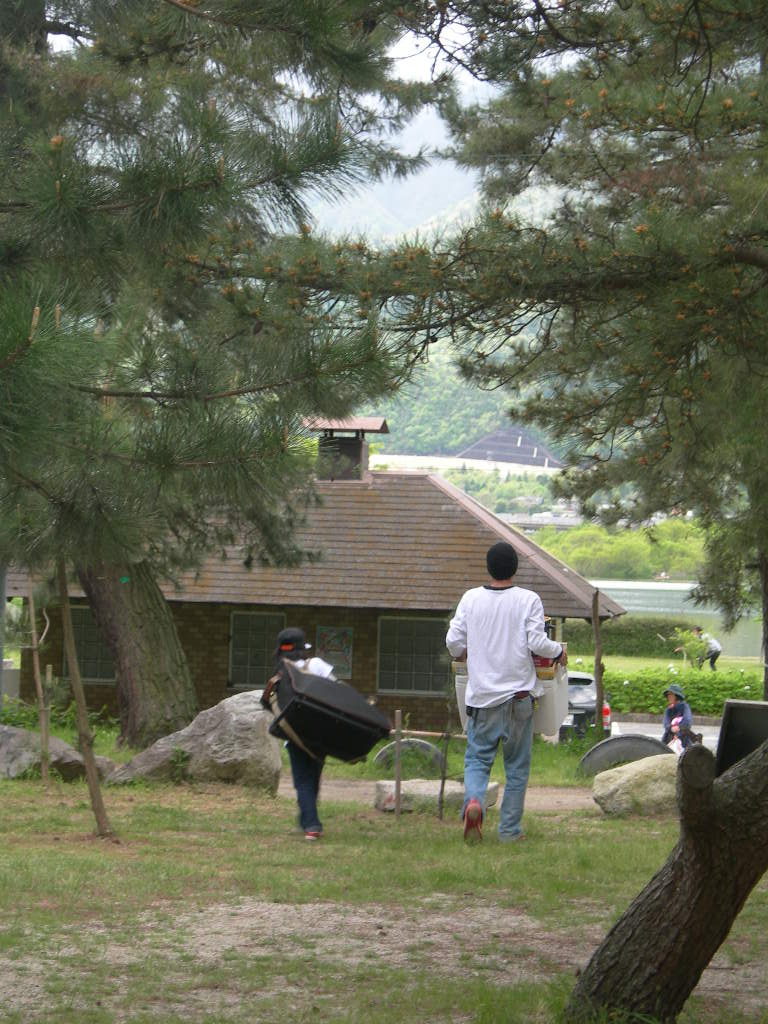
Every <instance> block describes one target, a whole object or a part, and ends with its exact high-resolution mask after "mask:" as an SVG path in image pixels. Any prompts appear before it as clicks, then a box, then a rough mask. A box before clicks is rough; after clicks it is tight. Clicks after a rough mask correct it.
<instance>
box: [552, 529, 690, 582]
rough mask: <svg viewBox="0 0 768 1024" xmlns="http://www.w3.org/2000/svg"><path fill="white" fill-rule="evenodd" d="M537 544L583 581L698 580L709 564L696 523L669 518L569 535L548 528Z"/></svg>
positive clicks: (565, 531) (579, 531)
mask: <svg viewBox="0 0 768 1024" xmlns="http://www.w3.org/2000/svg"><path fill="white" fill-rule="evenodd" d="M536 543H537V544H541V546H542V547H543V548H546V550H547V551H549V552H551V553H552V554H553V555H556V556H557V557H558V558H559V559H561V560H562V561H563V562H565V563H566V564H567V565H569V566H571V567H572V568H574V569H576V571H577V572H579V573H581V575H582V576H587V577H592V578H599V579H609V580H610V579H614V580H649V579H652V578H653V576H655V575H659V574H661V573H666V574H667V575H668V576H670V577H675V578H677V579H684V580H692V579H695V578H696V576H697V574H698V572H699V571H700V569H701V565H702V562H703V559H704V538H703V534H702V531H701V529H700V528H699V526H698V525H697V524H696V523H693V522H690V521H687V520H680V519H667V520H664V521H663V522H661V523H657V524H656V525H655V526H653V527H652V528H642V529H637V528H635V529H632V528H629V527H624V528H622V527H609V528H606V527H604V526H600V525H598V524H596V523H585V524H583V525H582V526H577V527H573V528H572V529H569V530H562V531H558V530H556V529H555V528H554V527H551V526H550V527H544V528H543V529H541V530H537V532H536Z"/></svg>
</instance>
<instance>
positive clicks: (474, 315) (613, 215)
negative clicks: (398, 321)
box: [412, 0, 768, 685]
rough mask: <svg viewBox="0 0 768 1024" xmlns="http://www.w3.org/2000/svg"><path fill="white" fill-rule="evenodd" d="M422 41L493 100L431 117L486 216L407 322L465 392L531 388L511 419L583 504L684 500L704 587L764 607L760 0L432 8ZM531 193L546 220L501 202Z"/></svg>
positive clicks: (625, 511) (618, 514)
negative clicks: (430, 343)
mask: <svg viewBox="0 0 768 1024" xmlns="http://www.w3.org/2000/svg"><path fill="white" fill-rule="evenodd" d="M460 29H461V30H460ZM423 30H424V31H426V32H427V33H428V34H429V35H430V36H431V38H432V39H433V40H435V43H436V45H438V46H440V47H441V49H442V50H443V52H444V53H445V54H446V56H447V58H448V59H449V60H452V61H453V62H454V63H455V64H456V65H460V66H462V67H464V68H467V69H469V70H470V71H471V72H472V73H473V74H475V75H477V76H478V77H482V78H484V79H486V80H487V81H489V82H491V83H493V84H494V86H496V93H495V95H494V96H493V97H492V98H491V99H490V100H489V101H488V102H484V103H482V104H480V105H476V106H472V107H470V108H468V109H463V108H461V107H460V106H458V105H454V104H451V103H450V102H449V103H447V104H446V106H445V111H446V114H447V116H448V118H449V121H450V125H451V129H452V133H453V139H454V145H453V149H452V152H453V155H454V157H455V158H456V159H457V160H458V161H459V162H460V163H462V164H463V165H465V166H467V167H473V168H476V169H478V170H479V171H480V173H481V175H482V182H483V190H484V194H485V197H486V201H487V206H486V211H485V214H484V216H482V217H481V218H479V219H478V221H477V222H476V223H475V224H474V225H473V226H472V227H470V228H468V229H466V230H465V231H463V232H461V233H460V235H459V236H458V237H456V238H453V239H452V240H450V243H448V244H445V245H444V246H442V247H440V246H437V247H436V248H435V250H434V251H433V253H432V256H431V259H432V268H433V271H434V273H435V276H436V281H438V282H439V286H438V287H436V288H432V289H430V292H429V297H428V299H427V300H425V303H424V304H423V305H422V308H421V311H420V312H421V316H422V317H423V318H424V320H425V321H426V324H423V325H422V330H423V331H425V332H429V333H430V334H439V333H441V332H442V333H449V334H450V335H451V336H452V338H453V340H454V342H455V344H456V345H457V346H458V348H459V349H460V351H461V352H462V353H463V359H462V367H463V370H464V373H465V374H466V377H467V379H469V380H474V381H478V382H481V383H483V384H484V386H490V385H493V384H506V385H508V386H509V387H511V388H517V389H522V388H525V387H526V386H529V385H531V384H533V385H535V389H534V390H533V391H532V392H526V391H522V392H521V394H522V396H523V397H522V399H521V400H520V401H519V403H518V405H519V407H518V409H517V410H516V411H515V413H513V414H519V415H520V416H522V417H526V418H528V419H529V420H531V421H532V422H534V423H537V424H539V425H541V427H542V428H544V429H545V431H546V432H547V433H548V434H551V436H552V437H553V438H554V439H555V440H556V441H558V442H559V443H560V444H563V445H565V446H566V447H568V448H569V449H570V453H571V455H570V459H571V462H572V466H573V468H572V471H571V473H570V474H569V476H568V477H567V478H566V480H565V483H564V488H565V489H567V490H568V491H570V492H573V493H575V494H577V495H578V496H580V497H581V498H582V500H583V501H584V502H585V504H586V506H587V508H593V507H594V506H593V505H590V503H591V502H592V500H593V496H594V495H595V494H597V493H599V494H601V496H602V497H601V500H602V501H603V502H604V503H605V502H606V496H608V499H607V504H608V505H609V506H610V511H609V516H610V515H612V517H613V518H614V520H617V519H619V518H626V517H629V518H631V519H632V520H634V521H637V522H644V521H647V520H648V519H649V518H650V516H651V514H652V513H654V512H656V511H659V510H664V511H673V510H679V509H683V510H687V509H695V510H696V511H697V513H698V515H699V517H700V520H701V523H702V526H703V527H704V529H705V531H706V542H707V548H708V566H707V569H706V571H705V573H704V574H703V575H702V587H701V596H702V597H708V598H715V599H717V600H718V602H719V603H720V605H721V606H722V607H723V608H724V610H725V611H726V613H728V614H729V615H730V618H731V619H734V618H737V617H738V616H739V615H740V614H741V613H742V612H743V611H744V609H745V608H746V607H747V606H748V605H749V604H750V603H754V601H755V597H756V596H757V597H758V599H759V600H760V599H761V600H762V601H763V603H765V600H766V594H768V574H767V573H766V560H765V555H764V553H765V551H766V550H768V533H767V532H766V529H767V528H766V524H767V523H768V516H766V514H765V512H766V509H765V499H764V497H763V496H764V495H765V494H766V493H768V491H767V490H766V482H767V481H766V479H765V473H766V468H765V467H766V463H765V459H764V458H763V457H762V455H761V453H762V452H764V451H765V448H766V441H768V438H766V436H765V429H764V427H763V425H762V424H763V422H764V419H763V417H761V415H760V410H761V409H762V407H763V405H764V403H765V397H766V372H767V371H768V356H767V355H766V347H765V344H764V341H763V335H764V331H765V322H766V315H768V306H766V289H765V271H766V267H768V253H767V252H766V248H765V239H766V216H768V207H766V203H765V195H764V188H763V184H762V182H763V178H764V173H763V172H764V169H765V163H766V127H768V125H767V124H766V122H767V120H768V83H767V82H766V76H765V70H764V49H765V39H766V36H767V35H768V14H767V13H766V10H765V9H764V7H763V5H760V4H755V3H753V2H751V0H737V2H734V3H729V4H726V5H721V4H717V3H713V2H708V0H703V2H701V3H696V4H688V5H680V4H675V3H671V2H666V0H657V2H654V3H652V4H640V3H631V2H630V3H614V2H600V3H595V4H574V3H559V2H558V3H554V2H552V3H549V2H543V3H535V4H533V5H529V4H518V3H488V4H482V5H478V4H466V3H456V4H450V3H449V4H446V5H440V8H439V11H438V13H437V14H436V15H435V19H434V20H433V22H432V23H431V24H430V25H428V26H426V27H425V28H424V29H423ZM530 185H536V186H538V187H545V188H548V189H550V191H551V194H552V196H553V200H554V201H555V211H554V213H553V215H552V216H551V218H550V219H549V220H548V221H547V222H545V223H541V224H536V225H531V224H528V223H525V222H524V221H523V220H521V219H520V217H519V216H514V215H512V213H511V212H510V203H511V200H512V199H513V198H514V197H515V196H518V195H519V194H520V193H522V192H523V191H524V190H525V188H526V187H528V186H530ZM412 320H413V322H414V324H415V323H416V322H417V320H418V316H417V314H416V311H415V310H414V311H413V312H412ZM585 462H586V464H585ZM627 481H631V482H633V483H634V484H635V485H636V486H635V488H634V489H633V491H632V492H631V495H629V496H628V495H627V494H626V493H622V491H621V488H622V486H623V485H624V484H625V483H626V482H627ZM767 685H768V683H767Z"/></svg>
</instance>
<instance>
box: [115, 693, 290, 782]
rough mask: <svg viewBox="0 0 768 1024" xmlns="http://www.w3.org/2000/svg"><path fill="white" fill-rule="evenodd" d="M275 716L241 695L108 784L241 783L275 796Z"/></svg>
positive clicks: (148, 751) (161, 744)
mask: <svg viewBox="0 0 768 1024" xmlns="http://www.w3.org/2000/svg"><path fill="white" fill-rule="evenodd" d="M271 721H272V715H271V714H270V712H269V711H265V710H264V708H262V706H261V704H260V703H259V697H258V694H256V693H254V692H252V691H249V692H247V693H238V694H235V696H233V697H227V698H226V699H225V700H223V701H221V702H220V703H219V704H216V705H215V706H214V707H212V708H208V709H207V710H206V711H201V712H200V714H199V715H198V716H197V717H196V718H195V719H194V721H192V722H191V723H190V724H189V725H188V726H187V727H186V728H184V729H180V730H179V731H178V732H173V733H171V734H170V735H169V736H163V737H162V739H159V740H158V741H157V742H156V743H153V744H152V746H151V747H148V748H147V749H146V750H142V752H141V753H140V754H137V755H136V757H134V758H132V759H131V760H130V761H129V762H128V763H127V764H124V765H121V766H120V767H118V768H116V769H115V770H114V771H113V772H112V774H111V775H110V776H109V777H108V778H107V782H108V783H110V784H117V783H124V782H133V780H134V779H156V780H166V779H178V778H185V779H193V780H195V781H199V782H239V783H241V784H242V785H245V786H254V787H255V788H257V789H264V790H266V791H267V792H269V793H272V794H273V795H274V794H275V793H276V792H277V784H278V782H279V781H280V766H281V759H280V742H279V740H277V739H275V737H274V736H270V735H269V733H268V732H267V729H268V727H269V723H270V722H271Z"/></svg>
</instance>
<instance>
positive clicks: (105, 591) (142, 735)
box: [77, 562, 197, 747]
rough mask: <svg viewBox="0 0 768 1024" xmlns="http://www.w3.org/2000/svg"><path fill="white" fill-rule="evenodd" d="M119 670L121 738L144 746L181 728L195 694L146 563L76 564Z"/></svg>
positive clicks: (191, 711)
mask: <svg viewBox="0 0 768 1024" xmlns="http://www.w3.org/2000/svg"><path fill="white" fill-rule="evenodd" d="M77 575H78V577H79V579H80V582H81V584H82V586H83V590H84V591H85V593H86V596H87V598H88V603H89V604H90V606H91V611H92V612H93V614H94V617H95V619H96V621H97V622H98V624H99V627H100V628H101V630H102V633H103V634H104V638H105V640H106V641H107V643H108V644H109V646H110V648H111V650H112V653H113V656H114V659H115V671H116V674H117V695H118V704H119V709H120V726H121V728H120V739H121V741H122V742H123V743H126V744H128V745H130V746H132V747H146V746H149V744H151V743H154V741H155V740H157V739H159V738H160V737H161V736H167V735H168V734H169V733H171V732H176V731H177V730H178V729H183V728H184V726H185V725H189V723H190V722H191V721H192V719H193V718H194V717H195V715H196V713H197V695H196V693H195V687H194V684H193V683H192V677H191V675H190V672H189V665H188V664H187V659H186V656H185V654H184V651H183V650H182V648H181V644H180V642H179V637H178V634H177V632H176V624H175V623H174V621H173V617H172V615H171V611H170V609H169V607H168V604H167V602H166V600H165V598H164V597H163V595H162V593H161V591H160V588H159V587H158V585H157V582H156V580H155V578H154V576H153V574H152V572H151V571H150V568H149V566H148V565H147V563H146V562H138V563H136V564H134V565H130V566H127V567H126V566H122V567H115V566H104V565H101V566H89V567H83V566H78V567H77Z"/></svg>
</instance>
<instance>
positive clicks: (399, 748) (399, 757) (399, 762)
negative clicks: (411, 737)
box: [395, 709, 403, 818]
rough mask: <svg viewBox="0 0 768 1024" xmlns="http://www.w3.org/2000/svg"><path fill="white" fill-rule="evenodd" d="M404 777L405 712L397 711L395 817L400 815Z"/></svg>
mask: <svg viewBox="0 0 768 1024" xmlns="http://www.w3.org/2000/svg"><path fill="white" fill-rule="evenodd" d="M402 778H403V712H402V711H400V710H399V709H398V710H397V711H396V712H395V817H396V818H399V817H400V803H401V801H400V784H401V782H402Z"/></svg>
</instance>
